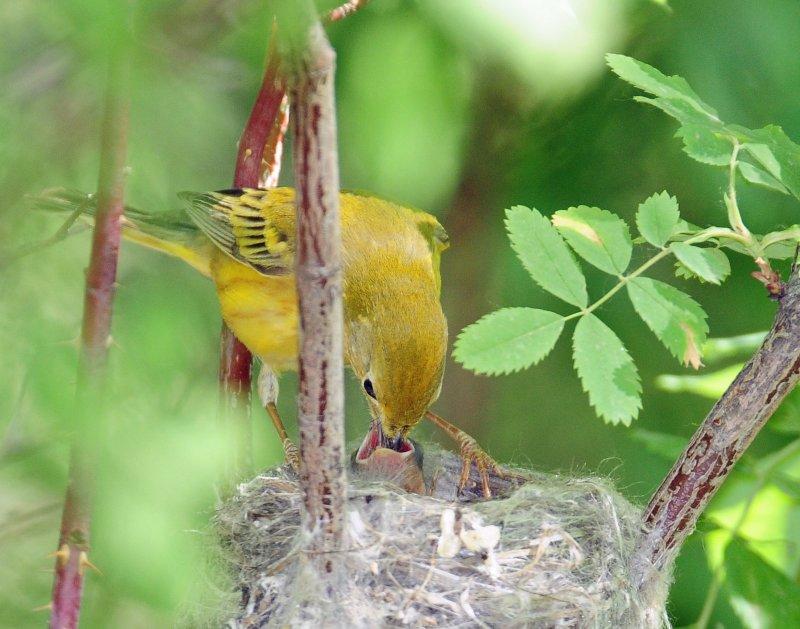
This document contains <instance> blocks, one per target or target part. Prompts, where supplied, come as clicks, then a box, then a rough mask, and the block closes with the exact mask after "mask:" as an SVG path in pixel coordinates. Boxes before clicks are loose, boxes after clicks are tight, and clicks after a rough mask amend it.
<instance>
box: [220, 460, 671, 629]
mask: <svg viewBox="0 0 800 629" xmlns="http://www.w3.org/2000/svg"><path fill="white" fill-rule="evenodd" d="M459 470H460V461H459V459H458V457H456V456H455V455H453V454H450V453H446V452H442V451H438V450H436V451H433V452H426V463H425V479H426V481H427V484H428V488H429V489H428V492H429V495H418V494H412V493H406V492H404V491H403V490H401V489H399V488H397V487H394V486H392V485H391V484H388V483H374V482H373V483H370V482H366V481H364V480H359V479H358V478H354V479H351V481H350V488H349V500H348V504H349V509H348V522H349V541H348V549H347V550H345V551H343V552H342V553H341V554H340V556H339V557H338V559H339V560H340V561H341V562H343V568H344V570H345V571H346V581H345V582H344V584H343V585H342V586H340V587H338V588H337V591H336V592H331V591H330V588H328V587H326V584H325V583H321V582H319V581H318V577H317V576H316V572H314V571H313V570H311V569H310V568H309V562H308V557H307V555H305V553H304V552H303V551H302V549H301V544H300V540H301V535H302V534H301V531H300V517H301V508H302V496H301V494H300V490H299V487H298V484H297V480H296V478H295V477H294V475H293V474H292V473H291V472H289V471H287V470H286V469H284V468H276V469H271V470H267V471H266V472H264V473H263V474H261V475H259V476H257V477H256V478H255V479H253V480H252V481H250V482H248V483H246V484H243V485H241V486H240V487H239V488H238V492H237V493H236V495H234V496H233V497H232V498H231V499H230V500H229V501H228V502H227V503H226V504H224V505H223V506H222V507H221V508H220V509H219V511H218V513H217V516H216V525H217V529H218V532H219V536H220V538H221V544H222V549H223V555H224V556H225V558H226V561H227V563H228V567H229V569H230V570H231V571H232V573H233V576H234V579H235V580H236V581H237V582H238V587H239V589H240V591H241V594H242V598H241V603H240V605H239V607H238V609H237V610H236V611H235V612H234V613H232V614H231V615H232V616H233V618H231V619H230V620H228V626H229V627H231V628H236V629H239V628H242V629H243V628H250V627H262V626H266V625H270V626H316V627H327V626H365V627H377V626H403V625H408V626H412V627H487V626H488V627H495V626H498V627H499V626H502V627H522V626H533V627H611V626H613V627H659V626H662V625H667V624H668V622H667V620H666V614H665V612H664V602H665V597H666V589H667V587H666V586H667V583H666V579H667V578H668V577H667V576H664V581H663V582H662V583H660V584H659V585H658V586H657V587H655V588H653V589H651V590H649V591H648V593H647V594H642V593H641V592H639V591H637V588H636V587H634V585H633V584H632V579H631V577H630V557H631V553H632V550H633V546H634V543H635V540H636V538H637V536H638V535H639V534H640V533H641V524H640V512H639V510H638V509H637V508H636V507H634V506H633V505H631V504H630V503H629V502H627V501H626V500H625V499H624V498H623V497H622V496H620V495H619V494H618V493H617V492H616V491H615V490H614V489H613V487H612V486H611V485H610V483H609V482H607V481H605V480H602V479H597V478H570V477H564V476H558V475H550V474H542V473H535V472H528V471H521V470H517V471H518V472H520V473H522V474H524V476H525V479H524V481H523V480H517V481H509V480H504V479H500V478H497V477H492V479H491V483H492V491H493V494H494V496H495V497H494V498H493V499H492V500H479V499H478V496H477V495H476V488H477V487H479V486H480V484H479V483H476V481H477V480H478V479H477V477H474V476H473V477H471V478H470V483H469V485H468V487H467V488H466V490H465V491H464V492H462V493H461V494H460V495H459V494H458V492H457V483H458V472H459Z"/></svg>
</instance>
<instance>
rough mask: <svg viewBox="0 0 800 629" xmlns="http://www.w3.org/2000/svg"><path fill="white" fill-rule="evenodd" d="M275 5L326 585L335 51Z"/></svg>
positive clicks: (340, 444) (304, 482) (338, 371)
mask: <svg viewBox="0 0 800 629" xmlns="http://www.w3.org/2000/svg"><path fill="white" fill-rule="evenodd" d="M276 7H277V10H278V11H280V13H279V24H280V29H281V35H282V36H284V37H285V39H283V44H284V46H285V51H284V49H282V50H281V52H282V54H283V55H284V57H285V59H286V61H287V66H286V67H287V77H291V98H290V100H291V103H292V107H293V111H294V115H293V119H294V144H293V146H294V150H293V152H294V173H295V181H296V186H297V198H296V205H297V258H296V268H295V274H296V279H297V296H298V302H299V311H300V353H299V376H300V391H299V395H298V422H299V426H300V455H301V465H300V484H301V487H302V490H303V496H304V505H305V516H304V525H303V528H304V529H305V531H306V534H307V541H306V551H307V552H308V553H309V556H310V558H311V563H312V565H314V566H315V567H316V570H317V571H318V573H319V574H320V575H326V577H327V579H328V582H329V583H333V582H336V581H337V579H338V578H341V576H342V574H341V570H340V564H341V562H337V561H334V558H335V555H334V554H332V553H334V552H335V551H337V550H340V549H341V548H342V546H343V540H344V534H345V500H346V477H345V468H344V458H345V457H344V390H343V385H344V383H343V379H344V365H343V338H342V336H343V314H342V298H341V297H342V284H341V282H342V262H341V237H340V219H339V167H338V158H337V148H336V118H335V108H334V64H335V53H334V51H333V49H332V48H331V47H330V44H329V43H328V40H327V38H326V37H325V33H324V31H323V30H322V26H321V25H320V23H319V20H318V19H317V17H316V13H315V9H314V5H313V3H311V2H302V3H298V2H297V0H285V1H283V2H280V3H278V4H277V5H276ZM329 590H330V591H335V590H336V588H335V587H331V588H329Z"/></svg>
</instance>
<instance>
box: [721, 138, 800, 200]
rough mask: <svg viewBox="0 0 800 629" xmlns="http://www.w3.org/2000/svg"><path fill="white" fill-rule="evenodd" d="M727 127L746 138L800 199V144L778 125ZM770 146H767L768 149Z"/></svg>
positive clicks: (750, 150) (746, 145) (749, 147)
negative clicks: (754, 127) (759, 127)
mask: <svg viewBox="0 0 800 629" xmlns="http://www.w3.org/2000/svg"><path fill="white" fill-rule="evenodd" d="M727 129H728V130H730V131H731V133H733V134H735V135H736V136H737V137H738V139H739V141H740V142H742V143H743V144H742V146H743V148H745V150H747V151H748V153H750V155H752V156H753V157H754V158H755V159H756V160H757V161H758V162H759V164H761V166H763V167H764V169H765V170H766V171H767V172H769V174H771V175H772V176H773V177H775V178H776V179H777V180H778V181H780V182H781V183H782V184H783V185H784V186H786V187H787V188H788V189H789V190H790V191H791V193H792V194H793V195H794V196H795V197H797V198H798V199H800V146H798V145H797V144H795V143H794V142H793V141H792V140H791V139H790V138H789V136H788V135H786V133H785V132H784V131H783V129H781V128H780V127H779V126H777V125H768V126H766V127H763V128H761V129H747V128H746V127H742V126H739V125H728V126H727ZM765 149H766V150H765Z"/></svg>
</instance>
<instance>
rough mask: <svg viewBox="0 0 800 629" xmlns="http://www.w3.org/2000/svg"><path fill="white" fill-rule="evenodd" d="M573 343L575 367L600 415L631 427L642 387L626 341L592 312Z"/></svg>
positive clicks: (576, 333) (577, 327)
mask: <svg viewBox="0 0 800 629" xmlns="http://www.w3.org/2000/svg"><path fill="white" fill-rule="evenodd" d="M572 343H573V345H572V349H573V354H572V355H573V360H574V361H575V369H576V370H577V372H578V376H580V379H581V384H582V385H583V390H584V391H586V392H587V393H588V394H589V401H590V402H591V404H592V406H594V408H595V410H596V411H597V414H598V415H599V416H600V417H602V418H603V419H604V420H605V421H606V422H608V423H611V424H620V423H621V424H625V425H626V426H630V424H631V420H633V419H635V418H636V416H637V415H638V414H639V409H640V408H641V407H642V400H641V394H642V386H641V384H640V383H639V373H638V372H637V370H636V365H634V363H633V360H632V359H631V357H630V355H629V354H628V351H627V350H626V349H625V346H624V345H623V344H622V341H620V340H619V338H618V337H617V335H616V334H614V332H613V331H612V330H611V328H609V327H608V326H607V325H606V324H605V323H603V322H602V321H600V319H598V318H597V317H595V316H594V315H592V314H588V315H585V316H583V317H581V319H580V321H578V325H577V326H576V327H575V334H574V336H573V339H572Z"/></svg>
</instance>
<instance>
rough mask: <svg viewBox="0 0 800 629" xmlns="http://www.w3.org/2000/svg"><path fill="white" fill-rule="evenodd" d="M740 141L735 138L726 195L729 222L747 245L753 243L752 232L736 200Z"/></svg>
mask: <svg viewBox="0 0 800 629" xmlns="http://www.w3.org/2000/svg"><path fill="white" fill-rule="evenodd" d="M741 146H742V145H741V144H739V141H738V140H736V139H735V138H734V140H733V150H732V151H731V161H730V164H729V165H728V193H727V194H726V195H725V206H726V207H727V208H728V222H729V223H730V225H731V227H732V228H733V229H734V230H735V231H736V233H738V234H741V235H742V236H744V237H745V238H746V239H747V244H750V242H751V241H752V235H751V234H750V230H749V229H747V227H745V224H744V221H743V220H742V215H741V213H740V212H739V203H738V202H737V200H736V167H737V165H738V161H737V159H738V158H739V149H740V148H741Z"/></svg>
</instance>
